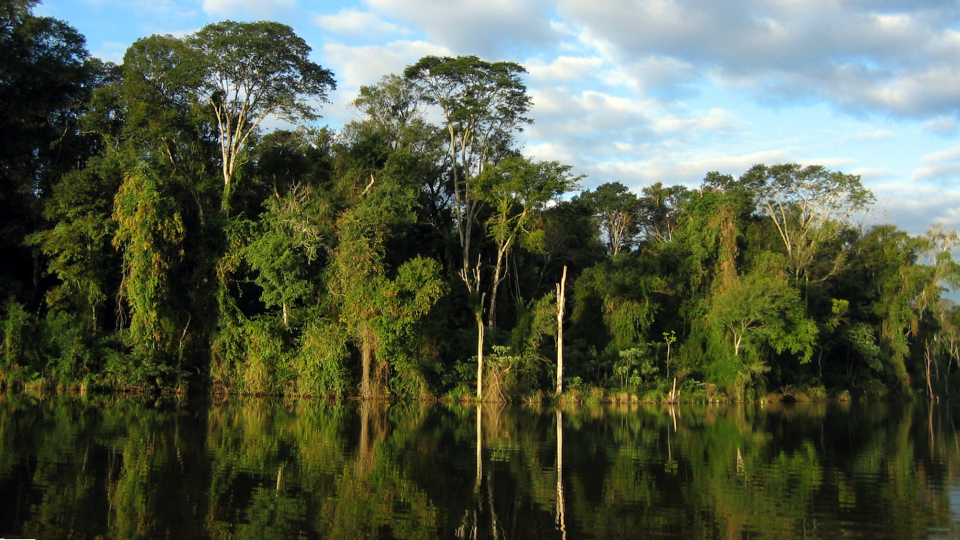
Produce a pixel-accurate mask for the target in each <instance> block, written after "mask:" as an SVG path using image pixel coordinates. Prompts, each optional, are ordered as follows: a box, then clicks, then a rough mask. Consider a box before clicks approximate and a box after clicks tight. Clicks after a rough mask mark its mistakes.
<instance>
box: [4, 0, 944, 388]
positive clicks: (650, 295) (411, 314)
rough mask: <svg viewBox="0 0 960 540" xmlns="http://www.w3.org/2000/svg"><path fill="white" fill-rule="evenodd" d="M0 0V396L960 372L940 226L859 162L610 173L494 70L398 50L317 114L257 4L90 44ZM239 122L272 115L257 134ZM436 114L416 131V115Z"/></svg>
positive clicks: (661, 383) (319, 82)
mask: <svg viewBox="0 0 960 540" xmlns="http://www.w3.org/2000/svg"><path fill="white" fill-rule="evenodd" d="M35 5H36V1H34V0H0V6H2V7H3V9H0V19H2V21H0V22H2V24H0V51H2V53H0V73H3V74H4V75H3V77H2V78H0V110H2V111H3V115H2V116H0V133H3V134H4V136H3V144H2V145H0V189H2V191H0V292H2V297H0V388H5V389H11V390H17V391H20V390H22V391H29V392H39V391H54V392H56V391H57V389H61V390H62V391H68V390H71V389H73V390H76V391H81V390H83V391H86V392H107V391H113V392H120V393H123V392H127V393H136V394H144V395H164V394H168V395H169V394H176V395H182V394H185V393H188V392H189V393H190V394H192V395H197V394H198V393H199V394H205V393H209V394H213V395H215V396H240V395H284V396H287V397H292V396H311V397H315V398H322V399H338V400H342V399H352V398H359V399H364V400H380V399H391V400H395V401H402V400H409V401H414V400H438V399H439V400H450V401H513V402H546V401H548V400H553V401H560V402H563V401H565V400H567V401H578V400H582V401H585V402H590V401H611V402H618V401H619V402H630V403H634V402H636V403H641V402H643V403H646V402H705V401H710V402H712V401H717V400H720V401H764V400H766V401H772V400H796V401H808V400H809V401H819V400H834V401H847V400H877V399H929V400H938V399H947V398H950V397H951V396H954V395H957V394H958V393H960V363H958V361H960V308H958V306H957V305H956V304H954V303H953V302H951V301H949V300H947V299H946V298H944V297H943V294H944V293H945V292H947V291H950V290H956V288H957V287H958V286H960V265H958V264H957V263H956V262H955V261H954V258H953V253H954V251H956V249H957V248H958V247H960V236H958V234H957V231H954V230H948V229H945V228H943V227H942V226H940V225H937V224H933V225H931V228H930V230H929V231H928V232H927V233H926V234H924V235H920V236H911V235H910V234H908V233H906V232H905V231H902V230H900V229H898V228H897V227H895V226H893V225H890V224H887V223H881V224H878V225H867V224H866V220H865V218H864V216H865V215H866V213H867V212H868V211H869V210H870V208H872V206H873V203H874V197H873V195H872V194H871V193H870V191H869V190H867V189H866V188H865V187H864V186H863V185H862V183H861V179H860V177H859V176H857V175H853V174H845V173H842V172H838V171H831V170H828V169H826V168H824V167H820V166H816V165H799V164H790V163H786V164H771V165H766V164H757V165H755V166H753V167H752V168H750V169H749V170H748V171H747V172H746V173H744V174H743V175H742V176H740V177H739V178H735V177H733V176H731V175H728V174H724V173H723V172H719V171H711V172H708V171H704V172H705V176H704V179H703V182H702V184H701V185H699V186H696V187H690V186H683V185H674V186H668V185H663V184H661V183H656V184H654V185H649V186H644V187H642V188H640V190H639V191H633V190H631V189H629V188H628V187H627V186H625V185H623V184H620V183H618V182H608V181H605V180H604V179H602V178H597V179H590V180H589V184H590V185H596V186H597V187H596V188H594V189H592V190H589V189H588V190H584V189H582V185H584V184H586V183H587V182H588V180H587V179H586V178H585V177H583V176H581V175H579V174H578V173H577V172H576V171H575V170H573V169H572V168H571V167H570V166H567V165H564V164H562V163H559V162H546V161H539V160H537V159H534V158H531V157H527V156H524V155H523V153H522V151H521V150H522V140H521V139H520V138H519V137H520V134H521V132H522V129H523V127H524V126H526V125H528V124H530V123H531V122H532V120H531V109H532V106H533V103H532V99H531V96H530V95H529V94H528V93H527V89H526V86H525V84H524V76H525V74H526V71H525V69H524V68H523V66H521V65H519V64H516V63H513V62H505V61H501V62H488V61H485V60H482V59H480V58H477V57H475V56H460V57H456V58H452V57H443V58H440V57H433V56H427V57H424V58H422V59H420V60H419V61H418V62H416V63H414V64H412V65H410V66H407V67H406V69H404V70H403V72H402V73H397V74H393V75H387V76H385V77H383V78H382V79H381V80H380V81H371V84H370V85H368V86H363V87H362V88H361V89H360V92H359V95H358V96H357V97H356V99H355V101H354V102H353V107H354V109H355V111H356V113H357V115H356V116H357V119H356V120H354V121H352V122H349V123H347V124H346V125H344V126H343V127H342V128H341V129H338V130H334V129H332V128H330V127H328V126H322V125H321V124H320V123H319V119H320V113H321V112H322V108H321V107H322V105H323V104H324V103H325V102H326V100H327V96H328V95H329V93H330V92H331V91H333V90H335V89H336V78H335V74H333V73H332V72H330V71H329V70H327V69H325V68H323V67H322V66H319V65H317V64H316V63H315V62H313V61H312V60H311V59H310V48H309V47H308V46H307V44H306V43H305V42H304V41H303V40H302V39H301V38H300V37H298V36H297V35H296V34H295V33H294V32H293V30H292V29H291V28H290V27H288V26H285V25H282V24H279V23H274V22H268V21H261V22H255V23H239V22H233V21H223V22H220V23H216V24H211V25H208V26H206V27H204V28H202V29H200V30H199V31H197V32H196V33H194V34H191V35H187V36H183V37H173V36H169V35H168V36H159V35H154V36H149V37H144V38H143V39H140V40H138V41H136V42H135V43H134V44H133V45H132V46H131V47H130V48H129V49H128V50H127V52H126V54H125V56H124V60H123V62H122V64H120V65H115V64H112V63H109V62H103V61H101V60H99V59H97V58H94V57H91V56H89V54H88V52H87V50H86V48H85V42H84V38H83V36H81V35H80V34H79V33H78V32H77V31H76V30H75V29H73V28H72V27H70V26H69V24H68V23H67V22H64V21H59V20H56V19H53V18H49V17H38V16H36V15H34V14H33V8H34V7H35ZM266 119H279V120H283V121H285V122H286V123H287V124H286V125H289V126H292V127H291V128H290V129H287V130H283V129H276V130H272V131H270V130H266V129H264V128H263V125H262V122H263V121H264V120H266ZM432 121H433V122H435V123H431V122H432Z"/></svg>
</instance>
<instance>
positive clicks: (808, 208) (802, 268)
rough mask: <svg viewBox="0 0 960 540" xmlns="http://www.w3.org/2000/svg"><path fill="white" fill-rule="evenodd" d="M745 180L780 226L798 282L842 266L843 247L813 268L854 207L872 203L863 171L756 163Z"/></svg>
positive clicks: (815, 278) (829, 273)
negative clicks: (845, 172) (815, 269)
mask: <svg viewBox="0 0 960 540" xmlns="http://www.w3.org/2000/svg"><path fill="white" fill-rule="evenodd" d="M741 183H742V184H744V185H746V186H748V187H750V188H751V189H752V190H753V191H754V192H755V193H756V197H757V206H758V207H759V208H760V210H761V211H762V212H763V213H764V214H766V215H767V216H768V217H769V218H770V219H771V221H772V222H773V224H774V226H775V227H776V229H777V232H778V233H779V234H780V238H781V239H782V240H783V246H784V249H785V250H786V253H787V265H788V266H789V267H790V269H791V270H792V271H793V275H794V278H795V279H797V280H798V281H799V280H800V279H801V278H802V279H803V280H804V281H805V282H820V281H823V280H825V279H827V278H829V277H830V276H832V275H834V274H835V273H836V272H837V271H838V270H839V269H840V268H841V267H842V266H843V263H844V261H845V260H846V252H845V251H843V250H841V251H840V252H839V253H837V254H836V255H835V256H834V257H832V260H831V261H830V263H829V264H828V265H827V266H826V267H825V268H824V269H822V270H820V271H816V272H813V271H812V270H811V268H812V266H813V263H814V260H815V258H816V257H817V255H818V254H819V253H820V252H821V250H822V249H823V248H824V244H825V243H827V242H828V241H829V240H831V239H833V238H835V237H836V236H838V235H839V234H840V232H841V231H842V230H843V228H844V227H845V226H847V220H848V219H849V218H850V217H851V216H852V215H853V214H854V213H855V212H858V211H860V210H863V209H864V208H866V207H867V206H868V205H869V204H870V203H872V202H873V195H872V194H871V193H870V191H868V190H867V189H866V188H864V187H863V185H862V184H861V183H860V177H859V176H857V175H853V174H844V173H840V172H832V171H828V170H827V169H825V168H824V167H821V166H819V165H811V166H808V167H802V166H800V165H798V164H796V163H791V164H784V165H774V166H772V167H768V166H766V165H756V166H754V167H752V168H751V169H750V170H749V171H747V172H746V173H744V175H743V177H742V178H741Z"/></svg>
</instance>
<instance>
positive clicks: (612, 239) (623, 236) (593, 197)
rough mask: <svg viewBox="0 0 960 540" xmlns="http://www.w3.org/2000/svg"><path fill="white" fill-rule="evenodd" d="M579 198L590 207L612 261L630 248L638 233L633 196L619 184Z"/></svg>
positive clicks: (637, 209) (636, 204) (600, 186)
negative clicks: (612, 258)
mask: <svg viewBox="0 0 960 540" xmlns="http://www.w3.org/2000/svg"><path fill="white" fill-rule="evenodd" d="M581 198H582V199H584V200H585V201H587V202H589V203H590V204H591V205H592V206H593V209H594V215H595V216H596V219H597V222H598V223H599V224H600V230H601V231H603V236H604V237H605V240H606V244H607V252H608V254H609V255H610V256H611V257H616V256H617V254H619V253H620V252H621V251H624V250H629V249H630V248H631V247H633V244H634V242H635V241H636V236H637V233H638V232H639V227H638V223H637V217H638V212H639V210H640V201H639V199H637V196H636V194H634V193H633V192H631V191H630V190H629V189H627V186H625V185H623V184H621V183H620V182H609V183H606V184H600V185H599V186H597V189H595V190H594V191H592V192H591V191H585V192H584V193H583V195H581Z"/></svg>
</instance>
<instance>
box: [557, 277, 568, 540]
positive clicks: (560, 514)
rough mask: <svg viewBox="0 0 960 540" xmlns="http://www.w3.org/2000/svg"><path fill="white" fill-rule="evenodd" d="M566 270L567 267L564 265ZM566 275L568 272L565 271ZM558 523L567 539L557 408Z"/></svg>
mask: <svg viewBox="0 0 960 540" xmlns="http://www.w3.org/2000/svg"><path fill="white" fill-rule="evenodd" d="M564 270H566V267H564ZM564 275H566V272H564ZM556 523H557V525H558V526H559V527H560V534H561V535H562V538H563V540H566V539H567V511H566V501H565V500H564V496H563V413H562V412H560V410H559V409H558V410H557V521H556Z"/></svg>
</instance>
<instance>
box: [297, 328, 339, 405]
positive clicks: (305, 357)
mask: <svg viewBox="0 0 960 540" xmlns="http://www.w3.org/2000/svg"><path fill="white" fill-rule="evenodd" d="M343 333H344V331H343V329H342V328H339V327H337V326H336V325H334V324H332V323H330V322H329V321H326V320H322V319H321V320H315V321H313V322H311V323H310V324H309V325H308V326H307V328H306V330H305V331H304V332H303V335H302V338H301V340H300V348H299V350H298V351H297V352H296V354H295V355H294V356H293V358H292V362H293V365H292V370H293V371H294V373H295V376H296V386H295V392H296V393H298V394H300V395H305V396H317V397H337V398H339V397H344V396H346V395H347V386H348V384H349V381H350V379H349V373H348V371H347V366H346V361H347V360H348V359H349V351H348V350H347V344H346V342H344V340H343Z"/></svg>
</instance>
